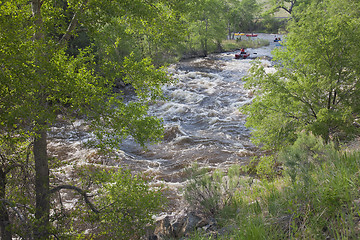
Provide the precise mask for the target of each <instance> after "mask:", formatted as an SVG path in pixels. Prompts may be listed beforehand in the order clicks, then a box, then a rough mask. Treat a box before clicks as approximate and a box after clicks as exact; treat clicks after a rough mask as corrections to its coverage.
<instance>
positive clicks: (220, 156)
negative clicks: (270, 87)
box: [49, 34, 276, 208]
mask: <svg viewBox="0 0 360 240" xmlns="http://www.w3.org/2000/svg"><path fill="white" fill-rule="evenodd" d="M274 37H275V35H271V34H259V36H258V38H265V39H267V40H269V42H270V45H269V46H266V47H262V48H257V49H246V50H247V51H248V52H249V53H250V54H251V55H250V58H249V59H235V58H234V55H235V52H228V53H220V54H213V55H210V56H208V57H206V58H194V59H189V60H184V61H181V62H180V63H178V64H175V65H172V66H170V67H169V73H170V74H171V75H172V76H173V77H174V78H175V79H176V82H175V83H174V84H172V85H168V86H164V87H163V91H164V93H165V95H166V96H167V99H168V100H166V101H161V102H157V103H155V104H154V105H152V106H151V108H150V114H151V115H155V116H157V117H160V118H162V119H163V120H164V125H165V129H166V132H165V139H164V141H163V142H162V143H159V144H156V145H150V146H148V148H147V150H144V149H142V148H141V147H140V146H139V145H137V144H136V143H134V141H133V140H132V139H126V140H125V141H124V142H123V144H122V145H121V147H120V149H119V151H118V152H117V158H114V159H104V158H101V157H99V156H98V155H97V154H96V150H89V149H85V148H83V147H82V141H84V139H86V138H87V136H86V134H83V135H81V134H80V135H79V133H78V132H76V133H75V132H73V131H71V130H69V128H67V127H64V126H62V125H58V126H54V127H53V128H52V129H51V132H50V133H51V135H50V140H51V142H50V143H49V151H50V154H51V155H53V156H56V157H57V158H58V159H59V160H62V161H67V162H68V163H69V164H68V165H66V166H64V167H62V169H61V170H63V171H59V173H58V174H56V175H57V177H58V178H59V179H60V181H64V182H65V181H67V180H69V179H71V175H72V174H71V173H72V172H73V169H74V165H78V164H105V165H111V166H124V167H126V168H130V169H131V170H132V171H134V172H145V173H147V174H148V175H149V176H151V177H152V178H153V180H152V181H153V185H155V186H156V185H158V184H165V186H167V187H169V189H170V191H169V198H170V199H174V200H176V199H180V195H181V191H180V189H181V187H183V186H184V183H185V182H186V180H187V176H186V174H185V169H186V168H188V167H190V166H191V165H192V164H193V163H195V162H196V163H198V165H199V166H200V167H207V168H209V169H212V170H214V169H224V170H225V169H226V168H228V167H229V166H231V165H233V164H240V165H242V164H244V163H247V162H248V161H249V159H250V158H251V157H252V156H254V155H257V154H259V150H258V148H257V147H256V146H254V145H253V144H252V143H251V141H250V130H249V129H247V128H246V127H245V126H244V124H245V120H246V116H245V115H243V114H242V113H241V112H240V111H239V107H241V106H243V105H244V104H249V103H251V100H252V96H253V95H252V92H251V91H250V90H247V89H245V88H244V81H243V80H242V79H243V77H244V76H245V75H246V74H247V72H248V70H249V68H250V67H251V64H252V61H253V59H254V58H259V59H261V61H262V64H264V65H265V66H267V67H269V68H271V66H272V63H271V61H270V60H269V58H270V57H271V50H272V49H274V48H275V47H276V44H275V43H274V42H273V40H274ZM82 125H84V126H85V124H84V122H81V121H79V122H75V127H80V128H81V127H82ZM60 172H61V174H60ZM67 200H68V201H69V204H71V201H72V200H71V199H70V198H68V199H67ZM175 205H176V204H174V208H175V207H176V206H175Z"/></svg>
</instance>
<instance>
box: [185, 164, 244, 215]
mask: <svg viewBox="0 0 360 240" xmlns="http://www.w3.org/2000/svg"><path fill="white" fill-rule="evenodd" d="M188 172H189V173H190V180H189V183H188V184H187V186H186V187H185V193H184V196H185V199H186V200H187V201H188V202H189V203H190V205H191V206H192V207H194V208H195V209H197V210H198V211H200V212H201V213H202V214H205V215H210V216H213V217H217V218H221V217H224V215H226V214H224V213H228V214H233V210H234V209H233V207H234V205H233V198H234V195H235V193H236V191H237V190H238V189H239V188H240V187H241V185H242V184H244V183H245V182H246V180H245V179H242V178H241V176H240V168H239V167H238V166H232V167H231V168H230V169H229V170H228V172H227V174H226V176H225V173H224V172H222V171H220V170H217V171H215V172H213V173H211V174H210V173H208V170H207V169H204V168H202V169H201V168H199V166H198V165H194V166H193V167H192V168H190V169H188ZM227 217H229V216H227Z"/></svg>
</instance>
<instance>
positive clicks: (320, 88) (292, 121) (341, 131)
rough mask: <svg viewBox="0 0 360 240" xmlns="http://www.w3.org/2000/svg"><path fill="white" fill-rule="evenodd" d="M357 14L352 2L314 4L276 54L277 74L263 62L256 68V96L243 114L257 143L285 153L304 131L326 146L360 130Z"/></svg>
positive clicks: (252, 78) (252, 80) (252, 83)
mask: <svg viewBox="0 0 360 240" xmlns="http://www.w3.org/2000/svg"><path fill="white" fill-rule="evenodd" d="M358 9H359V6H358V4H355V3H354V2H353V1H323V2H322V3H319V4H315V3H314V4H312V5H310V7H309V8H308V10H307V11H306V12H305V13H303V15H302V18H301V19H299V20H298V21H292V24H291V26H290V28H289V34H288V35H287V37H286V47H284V48H281V49H277V50H276V51H275V52H274V55H275V56H274V60H275V61H278V63H279V64H277V65H276V66H275V67H276V71H275V72H272V71H268V70H267V69H265V68H264V66H262V65H261V63H260V62H257V64H255V65H254V66H253V67H252V68H251V70H250V74H249V76H248V77H247V78H246V81H247V82H246V86H247V87H249V88H252V89H255V90H256V97H255V98H254V100H253V103H252V104H250V105H247V106H245V107H244V108H243V109H242V110H243V111H244V112H245V113H246V114H248V115H249V116H248V118H247V124H246V126H248V127H251V128H253V129H254V130H253V140H254V142H255V143H256V144H263V147H264V148H266V149H281V148H283V147H285V146H287V145H289V144H292V143H293V142H294V141H295V140H296V134H297V133H299V132H301V131H302V130H305V131H311V132H313V134H315V135H320V136H322V137H323V139H324V140H325V141H328V140H329V139H330V138H337V137H341V136H345V135H350V134H353V133H356V131H358V128H356V127H355V125H354V124H353V122H354V119H356V118H357V116H358V114H359V106H360V104H359V98H358V96H359V89H360V88H359V80H358V79H359V75H358V71H357V67H356V66H358V65H359V63H360V62H359V61H360V58H359V56H360V54H359V49H360V48H359V47H360V46H359V42H358V41H357V37H356V36H358V35H359V34H360V31H359V29H358V28H357V25H358V21H359V14H358V13H359V11H357V10H358ZM349 35H351V36H352V37H351V38H350V37H347V36H349Z"/></svg>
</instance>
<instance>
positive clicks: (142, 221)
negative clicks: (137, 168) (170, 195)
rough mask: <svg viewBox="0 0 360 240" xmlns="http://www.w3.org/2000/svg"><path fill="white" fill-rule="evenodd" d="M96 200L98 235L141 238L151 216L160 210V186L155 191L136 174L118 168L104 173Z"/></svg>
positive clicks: (150, 220)
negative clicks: (98, 223) (103, 181)
mask: <svg viewBox="0 0 360 240" xmlns="http://www.w3.org/2000/svg"><path fill="white" fill-rule="evenodd" d="M107 180H109V181H108V182H107V183H105V184H103V188H102V189H101V193H102V194H101V195H100V197H99V198H98V199H97V205H98V207H99V209H100V211H101V212H100V214H98V215H97V218H95V219H96V220H97V221H98V222H100V228H101V234H102V235H104V236H105V237H107V238H108V239H140V238H141V237H142V236H143V235H144V234H145V230H146V227H147V226H148V225H149V224H151V223H153V218H152V216H153V215H154V213H156V212H158V211H160V210H161V208H162V207H163V204H164V198H163V196H162V193H161V191H160V190H161V189H159V190H154V189H151V188H150V187H149V185H148V184H147V182H146V181H145V180H144V179H143V178H142V177H140V176H139V175H132V174H131V173H130V171H127V170H121V171H118V172H115V173H113V174H110V175H108V176H107Z"/></svg>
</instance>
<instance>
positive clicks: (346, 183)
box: [189, 134, 360, 240]
mask: <svg viewBox="0 0 360 240" xmlns="http://www.w3.org/2000/svg"><path fill="white" fill-rule="evenodd" d="M277 160H278V161H281V162H282V163H283V167H284V170H283V172H282V176H280V177H276V178H273V179H272V180H268V179H266V178H261V181H259V180H257V181H255V182H253V183H249V182H243V185H242V186H241V187H238V188H237V190H235V191H234V193H233V195H232V199H231V201H230V202H229V205H228V206H223V207H222V208H221V209H219V211H218V214H217V215H216V216H215V218H216V219H217V223H218V227H219V229H221V228H222V229H224V228H225V229H226V228H227V229H231V230H229V231H227V232H226V234H224V235H222V237H221V236H220V238H217V239H238V240H241V239H246V240H248V239H359V238H360V228H359V220H360V216H359V214H360V193H359V186H360V170H359V169H360V151H354V152H351V153H344V152H341V151H339V150H337V149H336V147H335V146H334V144H332V143H329V144H325V143H324V142H323V141H322V140H321V139H319V138H317V137H315V136H313V135H305V134H302V135H301V136H300V137H299V139H298V141H297V142H296V143H295V144H294V145H293V146H291V147H289V148H288V149H286V150H285V151H283V152H282V153H280V154H279V155H278V159H277ZM193 194H195V193H193ZM228 209H233V214H222V212H224V211H228ZM234 213H235V214H234ZM226 216H229V217H227V218H226ZM229 226H232V227H229ZM234 226H236V227H234ZM189 239H211V238H201V236H199V233H196V235H194V238H189Z"/></svg>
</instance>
